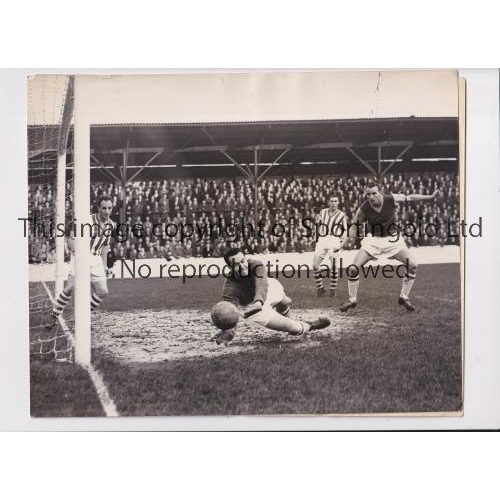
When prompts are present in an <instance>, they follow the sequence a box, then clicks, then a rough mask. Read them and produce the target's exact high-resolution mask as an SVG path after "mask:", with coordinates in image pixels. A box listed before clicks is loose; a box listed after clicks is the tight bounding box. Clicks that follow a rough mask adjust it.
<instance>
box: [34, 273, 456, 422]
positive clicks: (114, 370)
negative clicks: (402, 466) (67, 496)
mask: <svg viewBox="0 0 500 500" xmlns="http://www.w3.org/2000/svg"><path fill="white" fill-rule="evenodd" d="M280 281H281V282H282V283H283V285H284V288H285V290H286V293H287V294H288V295H289V296H290V297H291V298H292V299H293V301H294V304H293V308H294V309H293V315H294V316H295V317H314V316H317V315H319V314H322V315H324V314H326V315H328V316H329V317H330V319H331V320H332V325H331V327H329V328H328V329H326V330H323V331H320V332H317V333H316V334H311V335H307V336H306V337H304V338H298V339H297V338H292V337H289V336H287V335H286V334H281V333H277V332H271V331H269V330H266V329H263V328H260V327H257V326H255V325H253V324H251V323H249V322H247V323H245V324H242V325H239V326H238V334H237V337H236V338H235V339H234V341H233V342H231V343H230V344H229V345H228V346H217V345H216V344H215V342H213V340H212V338H213V335H214V334H215V333H216V330H215V328H214V327H213V326H212V325H211V323H210V321H209V310H210V307H211V306H212V305H213V303H214V302H216V301H217V300H220V290H221V288H222V280H219V279H210V278H207V277H204V278H192V279H189V280H187V282H186V284H184V285H183V284H182V282H180V280H174V279H156V278H152V279H144V280H141V279H123V280H111V281H110V282H109V288H110V295H109V296H108V297H107V298H106V301H105V302H104V303H103V305H102V309H101V310H100V311H99V313H97V314H95V315H94V316H93V329H94V330H95V334H94V336H93V347H94V350H93V359H94V362H95V365H96V368H97V369H98V370H99V371H100V372H101V373H102V375H103V378H104V381H105V383H106V385H107V386H108V390H109V392H110V395H111V397H112V398H113V399H114V401H115V403H116V406H117V409H118V411H119V412H120V414H121V415H237V414H283V413H285V414H292V413H302V414H312V413H379V412H384V413H385V412H433V411H459V410H460V409H461V408H462V400H461V385H462V381H461V334H460V275H459V266H458V265H457V264H439V265H437V264H435V265H427V266H420V268H419V271H418V277H417V280H416V283H415V285H414V288H413V291H412V300H413V301H414V303H415V305H416V306H417V310H416V311H415V312H413V313H408V312H407V311H406V310H404V309H402V308H401V307H400V306H398V304H397V297H398V295H399V290H400V285H401V283H400V280H399V279H384V278H383V277H382V276H379V277H377V278H372V277H370V278H366V279H363V278H362V279H361V283H360V290H359V296H358V307H357V308H356V309H354V310H350V311H348V312H347V313H340V312H339V311H338V306H339V305H340V303H341V302H342V301H344V300H345V299H346V298H347V280H346V278H343V279H342V280H341V281H340V283H339V291H338V293H337V297H336V298H335V299H331V298H330V297H328V296H324V297H320V298H318V297H317V296H316V294H315V288H314V282H313V280H312V278H310V279H309V280H307V279H306V278H304V277H303V278H300V279H299V278H293V279H284V278H282V277H281V278H280ZM325 286H327V280H326V279H325ZM78 370H79V369H78V367H75V366H73V365H64V366H61V365H58V364H49V365H47V364H40V363H32V391H31V402H32V414H34V415H40V416H49V415H55V414H58V415H78V416H81V415H89V414H94V415H98V414H102V410H101V409H100V406H99V405H98V404H96V403H95V401H91V398H90V397H88V398H87V397H84V398H83V399H82V398H81V397H80V396H79V392H78V390H77V388H76V386H81V387H82V389H81V391H82V392H81V394H83V395H86V394H87V390H86V387H87V385H86V384H87V382H85V374H83V375H82V374H81V373H79V371H78ZM63 371H64V374H63V373H62V372H63ZM72 371H74V376H72ZM51 372H52V379H55V380H57V384H56V387H54V385H51V382H52V383H53V381H54V380H51V376H50V373H51ZM46 375H48V376H46ZM74 384H76V386H75V385H74ZM88 384H90V381H88ZM51 389H52V390H51ZM71 393H73V394H75V397H74V398H73V399H74V403H73V405H72V404H71V398H69V401H68V400H67V398H66V399H65V398H61V394H63V395H64V394H66V395H68V394H71ZM57 408H60V411H59V413H57Z"/></svg>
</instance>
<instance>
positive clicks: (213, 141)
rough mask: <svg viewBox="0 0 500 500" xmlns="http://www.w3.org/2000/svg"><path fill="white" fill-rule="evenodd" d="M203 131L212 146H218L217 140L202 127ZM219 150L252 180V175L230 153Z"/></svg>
mask: <svg viewBox="0 0 500 500" xmlns="http://www.w3.org/2000/svg"><path fill="white" fill-rule="evenodd" d="M203 133H204V134H205V135H206V136H207V137H208V139H209V140H210V142H212V144H213V145H214V146H218V144H217V142H216V141H215V139H214V138H213V137H212V136H211V135H210V134H209V133H208V131H207V129H206V128H205V127H203ZM220 152H221V153H222V154H223V155H224V156H225V157H226V158H227V159H228V160H229V161H230V162H231V163H232V164H233V165H235V166H236V167H238V168H239V169H240V170H241V171H242V172H243V173H244V174H245V175H246V176H247V177H248V178H249V179H250V180H252V175H251V174H250V173H249V172H247V171H246V170H245V169H244V168H243V167H242V166H241V165H240V164H239V163H238V162H237V161H236V160H235V159H234V158H233V157H231V155H230V154H228V153H227V152H226V151H222V150H220Z"/></svg>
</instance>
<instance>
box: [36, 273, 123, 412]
mask: <svg viewBox="0 0 500 500" xmlns="http://www.w3.org/2000/svg"><path fill="white" fill-rule="evenodd" d="M42 285H43V287H44V288H45V291H46V292H47V295H48V296H49V299H50V301H51V302H52V304H54V302H55V300H54V297H53V296H52V293H51V291H50V290H49V287H48V286H47V285H46V284H45V282H44V281H42ZM58 320H59V323H60V325H61V328H62V329H63V330H64V333H65V334H66V336H67V337H68V338H70V339H71V342H72V343H73V346H74V337H73V335H72V333H71V332H70V330H69V328H68V326H67V325H66V322H65V321H64V318H63V317H62V315H61V314H60V315H59V317H58ZM81 366H83V368H84V369H85V370H86V371H87V373H88V374H89V377H90V380H92V384H93V385H94V389H95V391H96V393H97V397H98V398H99V402H100V403H101V406H102V409H103V410H104V413H105V414H106V417H119V416H120V414H119V413H118V410H117V409H116V405H115V402H114V401H113V399H112V398H111V396H110V395H109V392H108V389H107V387H106V384H105V383H104V380H103V378H102V376H101V374H100V373H99V372H98V371H97V370H96V369H95V368H94V367H93V366H92V365H89V366H84V365H81Z"/></svg>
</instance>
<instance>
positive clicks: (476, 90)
mask: <svg viewBox="0 0 500 500" xmlns="http://www.w3.org/2000/svg"><path fill="white" fill-rule="evenodd" d="M467 5H469V7H468V8H464V7H463V5H462V4H458V3H456V2H446V1H443V2H436V1H435V0H421V1H420V2H418V4H416V3H410V4H406V5H405V6H404V5H403V4H401V2H400V1H395V0H386V1H383V0H379V1H377V2H373V1H364V2H361V1H356V2H354V1H353V2H335V1H313V0H312V1H310V2H307V4H304V2H289V3H288V4H287V7H286V9H285V10H284V9H283V4H282V3H281V2H275V3H272V2H271V1H269V0H266V1H259V0H254V1H253V2H252V4H251V5H249V4H248V3H246V2H245V3H243V2H242V3H241V4H236V3H235V2H234V1H232V2H230V1H228V0H225V1H217V0H214V1H213V2H193V1H187V0H185V1H184V2H182V4H181V3H176V4H175V6H174V5H173V4H171V3H168V2H164V3H162V5H161V6H160V3H159V2H156V1H150V0H143V1H142V2H140V4H138V3H137V2H130V1H126V0H123V1H122V2H120V5H119V7H117V5H116V3H115V2H107V3H104V2H102V1H101V2H96V1H92V0H88V1H87V2H85V4H83V3H82V4H78V3H74V4H72V8H70V7H69V4H68V3H67V2H64V1H62V0H55V1H54V0H45V1H44V2H38V3H36V4H32V5H30V2H22V1H20V0H19V1H17V2H15V3H8V4H7V5H6V6H4V21H5V22H4V23H3V25H2V30H1V31H0V43H1V46H2V55H1V57H2V60H3V65H4V66H10V67H13V66H23V67H41V66H46V67H96V66H101V67H134V66H135V67H142V68H148V67H174V68H180V67H226V68H228V67H249V68H250V67H268V68H275V67H279V68H287V67H303V68H306V67H309V68H315V67H334V66H335V67H351V68H356V67H369V68H370V67H376V66H379V67H385V68H394V67H434V68H441V67H484V66H493V67H498V66H499V65H500V61H499V59H498V46H499V40H498V33H499V32H498V15H497V13H496V6H495V3H494V2H489V1H487V0H476V1H475V2H473V3H471V4H467ZM463 74H464V75H465V76H466V77H467V78H468V79H469V107H472V108H475V109H476V110H477V108H478V107H483V109H485V108H486V110H485V111H483V112H481V113H479V114H478V115H477V121H479V122H480V123H479V125H480V130H478V131H477V133H476V144H472V143H471V141H470V140H469V143H468V167H469V178H470V176H471V175H474V176H476V175H477V179H476V180H475V181H474V183H475V184H476V186H479V189H478V191H479V192H480V193H477V194H475V195H474V194H472V198H471V197H469V198H468V206H467V213H468V216H469V217H471V216H473V215H471V213H481V214H485V213H487V215H488V218H487V220H486V221H485V222H486V227H487V228H488V234H489V236H485V240H482V241H477V240H476V241H475V242H473V243H471V244H469V245H468V247H467V251H468V256H467V257H468V281H469V282H468V288H467V300H468V301H469V300H472V301H473V302H471V303H470V304H472V303H474V304H476V307H478V309H477V310H476V312H475V313H472V314H471V313H470V311H469V310H470V308H471V305H470V304H469V302H468V306H467V310H468V320H467V321H468V330H469V331H470V333H468V339H467V346H466V347H467V349H468V351H467V356H468V360H467V366H466V370H467V371H466V374H465V375H466V377H469V372H470V370H475V372H474V374H473V376H472V377H471V379H470V383H471V386H470V387H468V388H467V393H466V398H468V399H467V400H466V405H468V404H469V400H471V402H472V403H471V404H473V405H474V408H470V409H469V408H467V406H466V411H467V414H466V416H465V417H464V418H463V419H459V420H458V419H443V422H444V424H443V426H444V427H454V426H456V425H458V424H460V425H459V426H460V427H464V428H479V427H481V426H482V425H485V426H487V427H496V428H498V427H499V425H500V424H499V421H498V420H499V419H498V409H496V410H495V401H497V400H498V395H499V393H500V391H499V371H500V362H499V361H498V355H499V350H500V349H499V344H498V336H495V332H497V333H498V331H499V330H500V327H499V326H500V325H499V323H500V321H499V309H498V306H497V304H498V303H499V300H498V298H499V292H498V266H497V259H496V257H497V255H498V246H497V247H495V248H491V247H490V245H491V244H492V240H496V241H498V236H496V237H495V236H494V235H493V236H492V233H496V232H497V231H498V229H499V228H498V220H497V218H496V216H497V215H498V212H499V211H498V208H499V202H498V188H499V186H498V172H499V170H500V169H499V159H498V156H499V154H498V128H499V127H498V126H499V121H498V116H497V115H496V114H497V112H498V111H497V110H498V87H496V83H495V82H494V81H495V80H496V79H497V77H498V71H497V70H495V71H491V72H490V73H489V78H491V81H490V82H489V83H487V84H485V86H486V87H487V90H485V89H484V88H481V86H480V85H479V84H478V80H477V79H478V78H479V76H475V75H479V73H475V72H470V71H466V72H463ZM22 80H23V78H22V76H21V77H20V74H18V75H17V76H12V73H11V74H6V73H2V74H1V75H0V88H1V92H0V121H1V123H0V131H1V134H2V135H1V136H2V137H3V138H4V139H5V142H4V144H2V166H3V168H4V169H7V168H9V167H11V168H9V178H8V179H7V178H6V176H2V182H3V183H4V185H5V189H4V191H6V192H9V193H10V196H9V197H8V198H3V199H2V211H3V212H4V215H3V223H2V227H3V228H4V231H5V234H6V235H8V234H11V235H16V234H17V231H18V229H19V226H18V222H17V221H15V218H16V217H17V216H18V214H19V213H23V214H24V213H25V211H26V197H25V192H26V191H25V188H26V180H25V179H26V177H25V170H24V169H25V149H24V147H25V144H24V137H25V128H24V117H23V116H21V115H19V113H18V111H19V109H20V108H22V105H23V103H24V95H23V91H22V90H21V88H19V87H18V84H19V82H20V81H22ZM473 80H475V82H474V81H473ZM5 92H8V93H7V94H5ZM471 99H472V103H471ZM469 111H470V109H469ZM16 112H17V114H16ZM476 112H477V111H476ZM478 136H480V137H478ZM484 141H486V144H484V143H483V142H484ZM471 148H472V150H471ZM471 161H473V163H471ZM472 166H473V167H474V169H475V170H474V172H472V173H471V170H470V169H471V168H472ZM484 203H487V204H488V205H489V208H488V210H486V207H485V205H484ZM490 228H491V232H490ZM8 231H10V233H9V232H8ZM486 237H488V238H489V240H488V241H487V240H486ZM2 240H3V245H0V257H1V259H2V262H5V259H6V254H7V255H8V256H11V255H18V256H19V260H18V261H15V263H14V264H12V266H11V268H10V269H8V270H6V273H5V275H4V277H3V283H2V287H1V293H2V297H1V306H2V308H1V320H2V326H1V330H0V332H1V333H0V428H5V427H7V426H8V427H10V428H18V429H19V428H22V427H25V428H26V427H27V426H28V425H30V422H29V420H27V419H26V414H27V411H28V408H27V397H28V367H27V363H25V362H23V360H24V359H25V356H26V358H27V347H26V346H27V344H26V342H27V330H26V329H27V311H26V307H25V305H26V300H27V286H26V282H27V273H26V271H25V269H24V267H23V266H24V265H25V264H24V263H25V255H26V251H27V249H26V245H25V242H23V241H22V239H18V238H14V237H12V238H11V241H10V242H9V243H8V241H9V240H8V239H6V238H3V239H2ZM492 252H494V255H493V260H492V262H491V263H489V264H488V262H487V260H486V259H487V257H485V258H484V262H483V265H481V262H482V259H483V258H482V257H481V254H483V255H485V256H486V255H488V254H491V253H492ZM471 254H472V255H471ZM472 259H473V260H472ZM472 292H474V293H475V294H477V298H473V299H471V298H470V296H471V293H472ZM488 296H490V299H487V302H486V303H483V302H482V299H483V298H484V297H488ZM492 302H494V303H495V307H494V308H493V309H492V308H491V303H492ZM471 329H472V331H471ZM25 332H26V333H25ZM469 337H472V338H470V339H469ZM469 345H470V346H471V350H469ZM469 353H470V354H469ZM471 391H472V393H471ZM471 394H472V396H471V397H472V399H471V397H470V395H471ZM79 420H80V422H78V421H79ZM148 420H149V422H150V426H149V427H150V428H153V427H154V425H152V424H153V423H154V422H153V421H154V420H156V419H148ZM188 420H192V419H188ZM222 420H225V419H222ZM235 420H236V421H240V422H241V425H242V426H243V425H245V421H244V420H243V421H241V419H235ZM260 420H261V421H262V420H263V421H264V422H265V420H266V419H260ZM312 420H314V421H315V423H316V427H323V428H324V427H325V421H324V420H320V419H312ZM226 421H227V419H226ZM358 422H361V421H358V420H357V421H356V423H358ZM378 422H379V423H380V425H381V426H382V425H383V426H385V427H391V426H392V427H394V422H391V421H390V420H387V419H383V420H382V419H379V420H378ZM400 422H401V423H402V426H403V427H406V428H410V427H411V426H412V423H413V421H412V420H408V419H401V420H400ZM365 423H366V421H365ZM425 423H426V424H427V425H428V427H431V428H436V425H435V422H434V421H433V420H427V419H426V421H425ZM55 424H56V425H55V426H54V427H57V428H62V425H61V423H60V422H55ZM195 424H196V422H195ZM90 425H92V426H93V427H94V428H102V427H103V425H102V421H99V420H97V421H94V422H91V423H90ZM90 425H89V426H88V427H90ZM65 426H66V427H70V426H71V427H72V428H83V427H84V426H83V425H82V421H81V419H75V421H74V422H73V423H71V422H68V423H67V424H65ZM160 426H161V425H157V427H160ZM33 428H34V427H31V429H33ZM0 441H1V444H0V447H1V453H0V477H1V481H0V492H1V493H2V494H4V497H6V498H21V497H23V498H50V499H54V498H68V496H71V498H77V499H85V500H87V499H88V498H94V497H98V498H102V497H113V498H134V499H136V498H139V497H142V498H152V497H154V498H156V497H170V498H217V499H221V498H231V499H233V498H235V497H237V498H251V499H255V498H270V497H272V496H274V497H275V498H285V497H286V498H300V499H304V498H324V497H325V496H327V497H335V498H363V499H364V498H370V499H373V498H383V499H384V500H385V499H388V498H397V499H398V500H399V499H401V498H406V499H413V498H418V499H421V498H428V497H430V498H453V499H456V498H467V499H470V498H481V499H488V498H498V479H497V477H498V453H499V449H500V443H499V440H498V434H495V435H493V434H491V433H489V434H477V433H474V434H458V435H457V434H449V433H447V434H436V433H431V434H422V433H418V434H415V433H414V434H410V435H408V434H400V433H397V434H386V433H383V434H382V433H379V434H326V435H325V434H316V433H315V434H293V435H291V434H269V433H266V434H251V435H250V434H244V435H234V434H203V435H200V434H189V435H186V434H182V435H178V434H157V433H156V434H145V433H143V434H140V435H136V434H127V435H124V434H116V433H114V434H88V433H86V434H68V433H62V434H42V435H41V434H33V433H27V434H23V435H5V434H0Z"/></svg>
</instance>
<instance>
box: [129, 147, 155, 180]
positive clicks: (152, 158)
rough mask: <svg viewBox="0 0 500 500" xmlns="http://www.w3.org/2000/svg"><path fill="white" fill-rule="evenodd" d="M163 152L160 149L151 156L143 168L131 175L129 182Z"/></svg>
mask: <svg viewBox="0 0 500 500" xmlns="http://www.w3.org/2000/svg"><path fill="white" fill-rule="evenodd" d="M161 153H162V152H161V151H158V152H157V153H155V154H154V155H153V156H151V158H150V159H149V160H148V161H147V162H146V163H145V164H144V166H143V167H142V168H140V169H139V170H138V171H137V172H136V173H135V174H133V175H131V176H130V179H129V182H132V181H133V180H134V179H135V178H136V177H137V176H138V175H139V174H140V173H141V172H142V171H143V170H144V169H145V168H146V167H147V166H148V165H150V164H151V162H153V161H154V160H155V159H156V158H157V157H158V156H160V155H161Z"/></svg>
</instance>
